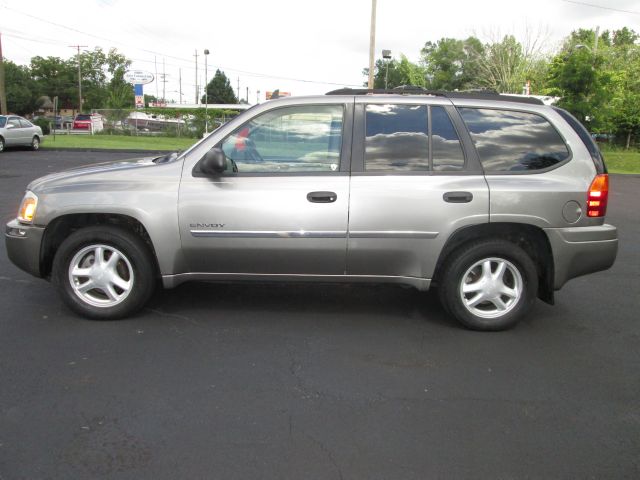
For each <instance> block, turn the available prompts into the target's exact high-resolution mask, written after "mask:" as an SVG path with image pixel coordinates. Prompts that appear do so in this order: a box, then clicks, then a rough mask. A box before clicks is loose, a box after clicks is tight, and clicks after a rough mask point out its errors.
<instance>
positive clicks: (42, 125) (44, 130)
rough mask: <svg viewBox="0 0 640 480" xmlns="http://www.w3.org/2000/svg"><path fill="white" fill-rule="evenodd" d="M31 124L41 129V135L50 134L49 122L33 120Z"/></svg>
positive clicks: (43, 119)
mask: <svg viewBox="0 0 640 480" xmlns="http://www.w3.org/2000/svg"><path fill="white" fill-rule="evenodd" d="M31 123H33V124H34V125H37V126H39V127H40V128H41V129H42V133H43V135H49V133H51V120H48V119H46V118H38V119H37V120H33V121H32V122H31Z"/></svg>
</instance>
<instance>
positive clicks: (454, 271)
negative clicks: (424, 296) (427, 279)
mask: <svg viewBox="0 0 640 480" xmlns="http://www.w3.org/2000/svg"><path fill="white" fill-rule="evenodd" d="M537 291H538V275H537V271H536V267H535V264H534V263H533V261H532V260H531V257H529V255H528V254H527V253H526V252H525V251H524V250H523V249H522V248H520V247H518V246H517V245H515V244H513V243H511V242H508V241H505V240H498V239H495V240H484V241H479V242H476V243H472V244H467V245H464V246H462V247H461V248H459V249H458V250H457V251H456V252H454V254H453V255H452V256H451V258H450V260H449V261H448V263H447V265H446V266H445V268H444V270H443V272H442V275H441V277H440V284H439V287H438V292H439V296H440V300H441V302H442V303H443V305H444V306H445V308H446V310H447V311H448V312H449V313H451V315H453V316H454V317H455V318H456V319H457V320H458V321H459V322H460V323H462V324H463V325H464V326H466V327H467V328H470V329H473V330H494V331H496V330H505V329H507V328H511V327H513V326H514V325H515V324H516V323H518V322H519V321H520V320H521V319H522V318H523V317H524V316H525V315H526V313H527V312H528V311H529V310H530V309H531V307H532V305H533V303H534V302H535V299H536V295H537Z"/></svg>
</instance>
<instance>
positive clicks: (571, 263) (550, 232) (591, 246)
mask: <svg viewBox="0 0 640 480" xmlns="http://www.w3.org/2000/svg"><path fill="white" fill-rule="evenodd" d="M544 231H545V233H546V234H547V238H548V239H549V243H550V244H551V250H552V252H553V260H554V267H555V269H554V270H555V273H554V285H553V286H554V288H555V289H556V290H558V289H560V288H561V287H562V286H563V285H564V284H565V283H567V281H569V280H571V279H572V278H575V277H579V276H580V275H586V274H588V273H593V272H599V271H601V270H606V269H608V268H609V267H611V266H612V265H613V263H614V262H615V259H616V255H617V254H618V229H617V228H616V227H614V226H613V225H606V224H605V225H601V226H597V227H573V228H546V229H544Z"/></svg>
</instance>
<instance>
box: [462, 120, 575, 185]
mask: <svg viewBox="0 0 640 480" xmlns="http://www.w3.org/2000/svg"><path fill="white" fill-rule="evenodd" d="M460 114H461V115H462V118H463V120H464V122H465V123H466V124H467V128H468V129H469V133H471V138H472V139H473V141H474V143H475V145H476V149H477V150H478V155H479V156H480V161H481V162H482V166H483V168H484V169H485V171H486V172H488V173H499V172H518V171H533V170H542V169H545V168H548V167H552V166H554V165H556V164H558V163H560V162H562V161H563V160H566V159H567V158H569V150H568V148H567V146H566V144H565V143H564V141H563V140H562V137H560V135H559V134H558V132H557V131H556V130H555V128H553V126H552V125H551V124H550V123H549V121H548V120H546V119H545V118H544V117H542V116H540V115H537V114H535V113H527V112H516V111H512V110H493V109H488V108H460Z"/></svg>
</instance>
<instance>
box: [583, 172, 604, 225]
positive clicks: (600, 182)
mask: <svg viewBox="0 0 640 480" xmlns="http://www.w3.org/2000/svg"><path fill="white" fill-rule="evenodd" d="M608 199H609V175H607V174H606V173H603V174H601V175H597V176H596V178H594V179H593V182H591V186H590V187H589V194H588V195H587V216H588V217H604V215H605V214H606V213H607V200H608Z"/></svg>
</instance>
